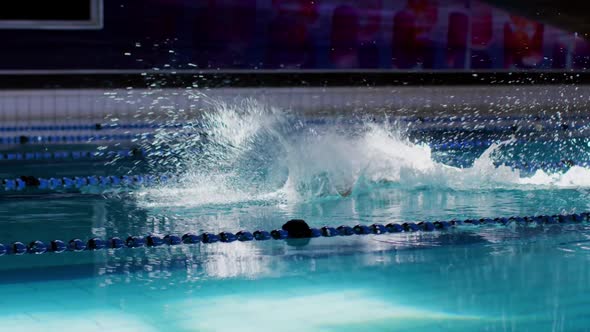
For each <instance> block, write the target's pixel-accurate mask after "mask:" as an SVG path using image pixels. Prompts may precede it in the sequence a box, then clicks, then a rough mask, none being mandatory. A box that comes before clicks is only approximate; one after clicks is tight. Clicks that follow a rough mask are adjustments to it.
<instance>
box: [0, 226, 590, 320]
mask: <svg viewBox="0 0 590 332" xmlns="http://www.w3.org/2000/svg"><path fill="white" fill-rule="evenodd" d="M589 237H590V229H589V228H588V227H587V226H581V225H570V226H553V227H517V226H512V227H498V226H480V227H472V228H467V227H462V228H459V229H456V230H453V231H449V232H447V233H439V232H435V233H424V234H397V235H384V236H364V237H350V238H329V239H326V238H324V239H312V240H311V241H310V243H309V244H308V245H307V246H304V247H291V246H288V245H287V244H286V243H285V242H284V241H267V242H253V243H248V244H244V243H233V244H216V245H201V246H181V247H176V248H159V249H140V250H127V251H118V252H108V255H106V257H103V258H104V259H105V260H104V262H102V263H98V262H97V263H95V266H94V270H93V271H91V272H89V273H88V274H87V276H92V277H93V278H80V279H78V278H73V279H72V278H69V280H67V281H59V280H55V281H48V280H47V279H52V278H53V277H58V276H59V275H60V274H59V273H55V274H53V273H52V272H51V270H50V269H49V270H46V272H45V273H44V275H43V276H42V277H39V280H40V281H36V282H29V283H23V282H22V281H21V282H19V283H17V284H12V283H11V284H6V282H9V281H8V280H6V276H4V277H3V278H2V282H1V283H0V289H2V290H5V289H10V291H3V294H4V295H3V301H7V302H3V303H13V304H16V305H11V306H6V307H4V309H3V311H2V313H0V322H2V323H7V324H8V325H10V324H13V325H15V324H14V321H15V315H17V314H18V313H20V312H26V313H27V314H28V315H30V316H31V317H34V318H35V319H43V318H47V319H48V321H47V324H49V325H48V326H53V325H52V324H54V325H55V322H53V320H52V318H51V315H50V313H51V312H55V310H56V309H55V308H56V307H57V308H59V311H60V312H69V313H71V314H72V316H73V317H80V315H84V317H87V319H88V321H87V322H86V323H87V324H88V323H89V322H96V323H97V324H99V325H100V326H102V325H103V324H104V326H109V327H111V330H115V331H116V330H123V327H124V326H132V327H134V328H136V329H139V328H140V327H141V326H145V329H143V328H142V329H141V330H146V331H150V330H153V331H165V330H170V329H173V330H178V331H202V330H227V328H231V329H234V328H236V329H237V328H242V327H243V329H245V330H248V329H256V330H259V331H276V329H277V326H281V325H280V324H281V322H283V323H284V322H286V321H288V322H290V323H289V324H288V325H289V326H288V327H286V328H285V330H301V329H304V330H306V331H324V330H326V329H335V330H344V331H346V330H351V331H353V330H358V329H359V328H361V327H362V328H363V329H364V330H377V329H386V330H397V329H400V330H404V329H415V330H423V331H432V330H440V329H444V328H448V329H451V330H453V331H457V330H459V331H473V330H483V329H485V330H489V331H538V330H543V329H545V328H546V327H547V326H554V327H553V328H552V330H554V331H571V330H583V329H584V328H585V327H586V326H587V322H586V319H585V318H584V317H585V316H584V315H580V313H581V312H582V311H583V307H584V303H585V302H584V301H585V300H584V296H585V295H584V294H586V293H587V292H588V291H590V285H588V283H587V282H586V280H587V279H588V275H589V274H590V267H588V265H587V264H585V262H586V261H587V260H588V258H589V257H590V256H589V252H588V251H585V250H579V251H576V252H574V253H572V252H567V251H563V250H560V248H562V247H563V246H564V245H566V246H567V245H571V244H573V245H574V246H575V245H576V243H581V241H587V240H588V238H589ZM102 254H104V252H103V253H102ZM72 255H75V254H72ZM96 255H101V253H97V254H96ZM75 269H76V268H72V267H70V271H71V270H75ZM60 273H61V274H63V271H61V272H60ZM81 277H82V275H81ZM55 279H61V278H55ZM8 286H9V287H10V288H7V287H8ZM31 289H34V291H31ZM78 293H79V294H78ZM81 294H86V295H84V296H82V295H81ZM89 295H90V296H89ZM72 296H75V297H76V298H78V299H80V298H83V299H84V305H83V306H80V305H79V304H78V302H76V301H74V302H72V301H71V299H72ZM81 296H82V297H81ZM36 299H54V300H52V301H44V300H41V301H38V300H36ZM73 303H76V305H74V304H73ZM295 309H296V310H295ZM580 310H582V311H580ZM319 312H321V313H322V315H318V314H317V313H319ZM35 319H29V320H26V319H24V318H23V319H22V320H21V321H20V324H21V325H22V326H25V327H28V328H33V327H39V325H38V324H39V323H38V322H39V321H37V320H35ZM36 322H37V323H36ZM113 322H117V323H116V324H114V323H113ZM71 323H72V324H73V325H72V326H74V325H76V324H81V322H77V321H75V320H71ZM36 324H37V325H36ZM552 324H557V325H552ZM8 325H3V326H8ZM16 330H19V329H16ZM281 330H283V329H282V328H281Z"/></svg>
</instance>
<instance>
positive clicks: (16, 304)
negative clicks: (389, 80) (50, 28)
mask: <svg viewBox="0 0 590 332" xmlns="http://www.w3.org/2000/svg"><path fill="white" fill-rule="evenodd" d="M210 105H211V106H210V107H209V108H208V109H207V110H206V112H204V113H203V114H202V115H201V116H199V117H198V118H193V117H192V115H191V114H187V115H183V114H182V112H181V113H176V112H174V113H171V114H168V115H167V116H166V118H165V119H162V118H158V119H156V120H154V119H151V120H150V121H147V122H144V123H143V125H137V123H130V122H126V121H127V120H123V119H118V118H111V119H110V120H109V122H107V123H102V124H100V126H98V127H97V126H96V125H94V124H92V123H90V124H86V125H87V126H89V127H84V128H82V129H84V130H89V128H90V129H92V130H97V132H98V133H96V132H94V133H91V134H90V136H92V137H86V136H88V135H89V134H88V133H84V134H78V131H79V130H80V128H57V127H55V128H53V127H52V128H32V129H31V128H29V129H28V130H32V131H37V130H42V131H44V132H47V133H48V134H47V135H45V134H44V135H37V134H35V135H30V138H29V136H26V135H25V136H26V137H27V138H26V139H24V142H20V141H19V144H17V145H15V144H14V143H13V142H12V141H9V140H4V141H3V142H5V143H6V145H5V148H4V150H3V151H4V153H3V155H2V158H1V160H0V163H2V168H1V169H2V176H3V177H4V178H5V179H7V180H8V181H4V186H5V191H4V192H3V193H2V195H1V196H0V199H1V200H0V211H2V215H3V218H2V220H1V221H0V227H1V228H0V229H1V230H2V233H1V234H2V238H1V239H0V242H2V243H5V244H10V243H13V242H14V241H22V242H23V243H25V244H28V243H29V242H31V241H33V240H40V241H43V242H44V243H45V244H49V243H50V241H52V240H55V239H61V240H64V242H65V243H66V244H67V242H68V241H69V240H70V239H75V238H79V239H81V240H83V242H84V243H85V242H86V241H87V240H88V239H91V238H93V237H98V238H101V239H105V240H106V239H111V238H113V237H118V238H121V239H122V240H123V241H125V239H127V237H128V236H130V235H132V236H146V235H148V234H154V235H157V236H159V237H163V236H164V235H167V234H176V235H178V236H179V237H180V236H182V235H183V234H185V233H193V234H195V235H197V236H198V235H201V234H202V233H204V232H207V233H208V234H218V233H220V232H232V233H236V232H238V231H240V230H246V231H250V232H254V231H255V230H259V229H262V230H267V231H271V230H274V229H278V228H280V227H281V225H282V224H283V223H284V222H285V221H287V220H289V219H293V218H301V219H305V220H306V221H307V222H308V223H309V224H310V226H311V227H315V228H320V227H322V226H324V225H328V226H333V227H337V226H340V225H347V226H351V227H352V226H355V225H358V224H360V225H366V226H370V225H373V224H382V225H386V224H389V223H397V224H399V225H402V224H403V223H405V222H416V223H417V222H420V221H429V222H435V221H440V220H444V221H452V220H455V221H456V222H455V223H454V225H453V226H452V227H448V228H446V227H445V229H438V230H436V231H432V232H430V231H425V230H419V231H415V232H414V231H407V232H398V233H390V232H385V234H367V235H362V236H361V235H353V236H334V237H323V236H320V237H318V238H312V239H308V240H304V241H301V240H298V241H293V240H289V239H287V240H273V239H269V240H266V241H262V240H253V241H234V242H231V243H222V242H216V243H207V244H205V243H200V244H182V245H174V246H167V245H163V246H160V247H157V248H156V247H147V246H145V245H143V246H141V247H140V248H121V249H119V250H114V249H108V250H96V251H92V250H82V251H80V252H71V251H68V252H64V253H60V254H58V253H44V254H39V255H35V254H24V255H14V254H7V255H5V256H3V257H0V259H1V260H2V261H3V264H2V265H1V266H2V268H1V270H2V273H1V274H0V288H1V293H0V294H2V297H1V298H0V304H1V305H2V311H1V312H0V324H2V326H3V327H4V328H7V329H10V330H11V331H21V330H22V331H30V330H32V329H40V330H43V331H70V330H71V331H73V330H84V331H93V330H97V331H98V330H101V331H103V330H112V331H164V330H173V331H221V330H223V331H234V330H243V331H296V330H297V331H299V330H305V331H358V330H366V331H392V330H394V331H398V330H399V331H433V330H443V331H444V330H449V331H457V330H459V331H462V330H464V331H473V330H488V331H496V330H502V331H506V330H510V331H540V330H549V329H550V330H552V331H572V330H584V329H587V326H588V318H587V315H585V314H586V312H587V310H586V305H587V301H586V299H585V298H586V297H585V296H584V294H585V292H586V291H588V290H589V289H590V286H588V283H587V282H586V281H587V280H588V278H589V277H590V275H589V273H590V269H589V268H587V264H585V263H586V261H587V260H588V257H590V256H589V255H588V248H589V247H588V243H589V242H588V241H590V240H589V235H590V229H589V227H588V223H586V222H576V221H575V220H571V219H568V220H565V221H566V222H559V218H552V219H550V220H549V219H543V218H540V219H539V220H537V219H527V220H524V219H519V218H516V219H512V220H507V219H506V220H496V221H494V220H493V218H496V217H506V218H508V217H512V216H516V217H524V216H540V215H555V214H563V215H570V214H579V213H581V212H585V211H589V210H590V208H589V207H588V187H589V186H590V182H589V179H590V169H589V168H588V166H587V165H588V161H590V158H589V157H588V151H589V150H590V147H589V145H588V142H589V141H588V139H587V135H586V134H585V131H586V128H585V127H584V125H585V118H584V117H582V118H580V117H579V116H578V115H576V116H573V115H572V116H571V117H567V116H566V115H567V114H564V116H563V117H560V118H559V119H555V118H552V117H549V118H541V117H538V118H533V119H530V118H527V117H524V118H522V117H521V118H517V117H512V118H508V119H507V120H502V121H500V120H497V121H496V120H495V121H494V123H493V124H490V123H489V122H488V121H489V118H486V117H485V116H480V117H474V118H473V119H469V120H461V119H459V120H457V119H455V120H452V119H451V120H449V119H450V118H444V117H439V116H437V117H433V118H428V117H420V118H418V119H411V118H403V119H402V118H397V117H395V118H390V117H388V116H385V115H379V114H378V115H375V114H371V115H370V116H367V115H366V114H355V115H350V116H346V117H344V118H341V117H321V118H313V119H311V118H306V117H304V116H300V115H296V114H291V113H290V112H288V111H286V110H284V109H274V108H272V107H271V105H269V104H267V103H264V102H260V101H254V100H244V101H239V102H235V101H232V102H223V101H218V100H215V101H212V102H211V104H210ZM445 121H446V122H447V123H448V122H449V121H450V122H453V121H454V125H452V126H445V125H443V124H442V123H443V122H445ZM428 123H434V124H435V125H433V126H430V125H428ZM478 123H479V124H480V125H481V124H483V125H481V126H480V127H478V126H477V124H478ZM93 125H94V128H92V126H93ZM437 127H438V129H437ZM20 130H23V129H22V128H21V129H20ZM92 130H91V131H92ZM6 131H9V130H8V129H6ZM54 131H55V133H54ZM64 131H66V132H67V134H63V132H64ZM25 132H26V131H25ZM93 135H94V136H96V137H94V136H93ZM5 136H6V137H8V136H11V137H12V136H15V135H12V134H10V135H5ZM16 136H18V137H21V136H23V134H22V133H19V134H18V135H16ZM78 136H80V137H81V138H80V139H78ZM128 136H129V137H128ZM39 137H43V138H42V139H39ZM45 137H49V138H45ZM101 137H102V138H101ZM35 139H39V140H40V141H41V142H40V143H42V144H37V143H38V142H35ZM86 140H90V141H92V142H93V143H92V144H89V143H81V142H80V141H86ZM21 143H22V144H21ZM146 174H151V175H154V178H149V177H146V176H145V175H146ZM123 175H129V176H131V177H130V178H126V179H127V180H128V181H129V182H130V183H125V181H126V180H125V178H122V176H123ZM138 175H142V177H141V178H139V177H138ZM20 176H31V177H32V179H33V180H31V178H23V179H24V180H23V179H21V181H24V182H23V183H24V184H22V185H23V186H24V187H25V188H24V189H21V190H18V186H19V183H20V182H19V183H17V182H16V181H15V182H14V183H13V182H10V180H11V179H17V178H18V177H20ZM88 176H91V177H92V178H91V179H90V178H88ZM76 177H78V179H76ZM51 178H53V180H51ZM64 178H67V179H71V183H69V184H68V183H66V181H65V179H64ZM115 178H116V179H117V180H115ZM58 179H59V180H58ZM80 179H85V180H84V181H85V182H76V181H82V180H80ZM25 180H26V181H25ZM92 181H96V183H94V184H93V183H91V182H92ZM103 181H104V182H103ZM25 182H26V183H25ZM140 182H141V183H140ZM13 185H14V187H12V186H13ZM480 218H490V219H485V220H484V221H485V223H483V224H478V225H475V224H476V223H473V222H472V223H461V222H460V221H463V220H479V219H480ZM583 218H586V216H583ZM433 225H434V224H433ZM420 227H423V226H420ZM371 233H373V232H372V231H371ZM205 242H211V241H205ZM106 245H107V246H109V244H108V243H107V244H106ZM29 250H30V248H29Z"/></svg>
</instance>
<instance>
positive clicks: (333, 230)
mask: <svg viewBox="0 0 590 332" xmlns="http://www.w3.org/2000/svg"><path fill="white" fill-rule="evenodd" d="M582 222H590V213H588V212H584V213H576V214H566V215H539V216H526V217H509V218H481V219H466V220H455V219H453V220H450V221H434V222H430V221H422V222H405V223H389V224H386V225H383V224H372V225H361V224H359V225H356V226H353V227H351V226H346V225H343V226H339V227H331V226H324V227H321V228H311V229H310V233H309V235H307V236H305V237H302V236H291V235H290V233H289V232H287V231H286V230H284V229H275V230H272V231H270V232H269V231H265V230H257V231H254V232H249V231H239V232H237V233H231V232H221V233H219V234H215V233H210V232H205V233H202V234H194V233H186V234H184V235H182V236H178V235H175V234H168V235H166V236H163V237H162V236H159V235H156V234H149V235H147V236H129V237H127V238H126V239H125V240H123V239H121V238H119V237H112V238H110V239H108V240H104V239H101V238H98V237H93V238H91V239H89V240H87V241H83V240H81V239H79V238H74V239H72V240H70V241H68V242H64V241H62V240H53V241H51V242H49V243H48V244H46V243H44V242H43V241H40V240H35V241H32V242H29V244H25V242H19V241H17V242H13V243H11V244H9V245H5V244H1V243H0V256H4V255H25V254H33V255H39V254H45V253H56V254H60V253H65V252H85V251H97V250H108V249H111V250H117V249H123V248H143V247H161V246H178V245H182V244H185V245H190V244H212V243H217V242H220V243H232V242H235V241H238V242H249V241H267V240H270V239H274V240H288V239H302V238H318V237H336V236H353V235H359V236H362V235H382V234H395V233H416V232H434V231H447V230H449V229H450V228H454V227H456V226H460V225H474V226H475V225H483V224H490V225H493V224H496V225H508V224H511V223H515V224H522V225H532V224H537V225H555V224H579V223H582Z"/></svg>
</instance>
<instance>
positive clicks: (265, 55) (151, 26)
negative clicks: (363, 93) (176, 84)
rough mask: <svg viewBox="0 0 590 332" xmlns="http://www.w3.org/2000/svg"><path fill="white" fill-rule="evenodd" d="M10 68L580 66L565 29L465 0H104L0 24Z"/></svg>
mask: <svg viewBox="0 0 590 332" xmlns="http://www.w3.org/2000/svg"><path fill="white" fill-rule="evenodd" d="M0 40H2V51H1V52H0V70H9V69H13V70H14V69H18V70H20V69H29V70H38V69H52V70H55V69H60V70H61V69H105V70H106V69H109V70H122V69H125V70H139V71H141V70H148V69H150V70H151V69H155V68H157V69H161V70H164V69H203V70H205V69H224V70H235V69H294V70H298V69H320V70H332V69H363V70H366V69H387V70H394V71H415V70H417V71H433V70H435V71H439V70H452V71H465V70H496V71H497V70H519V69H522V70H566V69H576V70H585V69H586V68H587V67H588V66H589V65H590V60H589V59H590V47H589V44H588V43H587V42H586V41H585V40H584V39H581V38H578V37H576V36H575V35H574V34H572V33H568V32H565V31H562V30H559V29H556V28H554V27H551V26H548V25H544V24H541V23H538V22H533V21H530V20H527V19H524V18H522V17H518V16H514V15H510V14H508V13H506V12H505V11H502V10H498V9H495V8H493V7H490V6H488V5H486V4H484V3H482V2H479V1H476V0H463V1H460V0H438V1H435V0H389V1H388V0H362V1H360V0H359V1H347V0H317V1H309V0H203V1H197V0H105V2H104V27H103V29H101V30H80V31H70V30H0Z"/></svg>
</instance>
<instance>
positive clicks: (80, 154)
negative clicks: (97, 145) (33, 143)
mask: <svg viewBox="0 0 590 332" xmlns="http://www.w3.org/2000/svg"><path fill="white" fill-rule="evenodd" d="M145 156H146V152H145V150H143V149H139V148H133V149H126V150H117V151H104V152H102V151H96V150H94V151H53V152H49V151H37V152H7V153H0V161H14V160H16V161H22V160H29V161H32V160H35V161H37V160H86V159H112V158H115V157H117V158H130V157H145Z"/></svg>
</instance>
